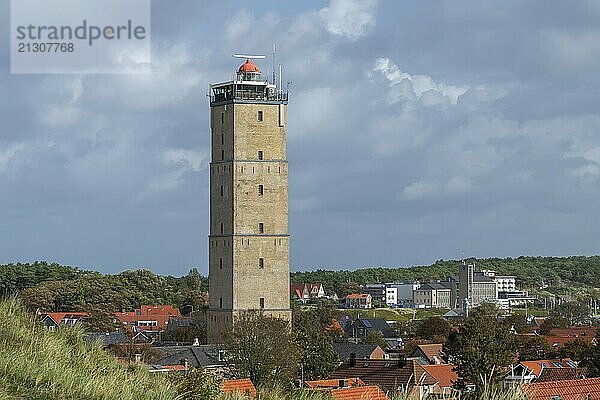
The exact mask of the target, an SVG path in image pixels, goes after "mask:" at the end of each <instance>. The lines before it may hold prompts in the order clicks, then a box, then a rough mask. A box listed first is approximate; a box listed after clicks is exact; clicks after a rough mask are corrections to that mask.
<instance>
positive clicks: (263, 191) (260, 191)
mask: <svg viewBox="0 0 600 400" xmlns="http://www.w3.org/2000/svg"><path fill="white" fill-rule="evenodd" d="M264 194H265V187H264V186H263V185H258V195H259V196H262V195H264Z"/></svg>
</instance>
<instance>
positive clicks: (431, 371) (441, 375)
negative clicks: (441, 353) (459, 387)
mask: <svg viewBox="0 0 600 400" xmlns="http://www.w3.org/2000/svg"><path fill="white" fill-rule="evenodd" d="M421 367H422V368H423V369H424V370H425V372H427V374H428V375H430V376H431V377H432V378H433V379H435V380H436V381H437V382H438V385H439V386H440V388H445V387H452V386H453V385H454V382H456V381H458V374H457V373H456V371H454V367H455V365H452V364H438V365H421Z"/></svg>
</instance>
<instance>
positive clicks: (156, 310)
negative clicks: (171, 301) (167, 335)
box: [115, 305, 179, 336]
mask: <svg viewBox="0 0 600 400" xmlns="http://www.w3.org/2000/svg"><path fill="white" fill-rule="evenodd" d="M115 316H116V317H117V318H118V319H119V321H121V323H122V324H123V330H124V331H125V332H132V333H138V332H143V333H144V334H146V336H148V335H150V336H153V335H157V334H158V333H159V332H162V331H164V330H165V329H166V328H167V325H168V324H169V319H170V318H171V317H179V309H178V308H175V307H172V306H167V305H159V306H146V305H143V306H141V307H140V308H138V309H136V310H135V311H131V312H117V313H115Z"/></svg>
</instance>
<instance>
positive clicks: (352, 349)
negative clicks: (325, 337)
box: [333, 343, 385, 361]
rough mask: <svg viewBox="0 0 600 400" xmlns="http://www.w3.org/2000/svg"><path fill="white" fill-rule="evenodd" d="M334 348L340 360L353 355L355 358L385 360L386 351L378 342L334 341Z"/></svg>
mask: <svg viewBox="0 0 600 400" xmlns="http://www.w3.org/2000/svg"><path fill="white" fill-rule="evenodd" d="M333 350H334V351H335V352H336V353H337V354H338V357H339V358H340V361H346V360H348V359H350V358H351V357H354V359H355V360H383V359H385V351H383V349H382V348H381V347H379V346H378V345H376V344H368V343H334V344H333Z"/></svg>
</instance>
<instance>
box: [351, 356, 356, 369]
mask: <svg viewBox="0 0 600 400" xmlns="http://www.w3.org/2000/svg"><path fill="white" fill-rule="evenodd" d="M350 366H351V367H356V353H350Z"/></svg>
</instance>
